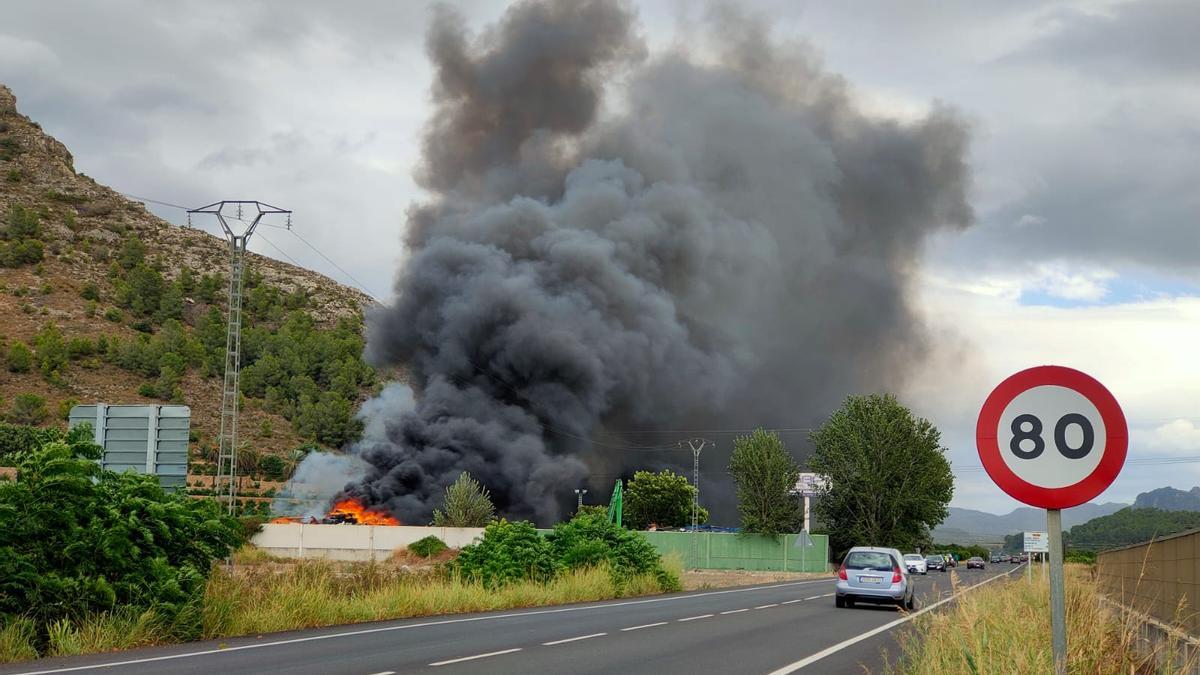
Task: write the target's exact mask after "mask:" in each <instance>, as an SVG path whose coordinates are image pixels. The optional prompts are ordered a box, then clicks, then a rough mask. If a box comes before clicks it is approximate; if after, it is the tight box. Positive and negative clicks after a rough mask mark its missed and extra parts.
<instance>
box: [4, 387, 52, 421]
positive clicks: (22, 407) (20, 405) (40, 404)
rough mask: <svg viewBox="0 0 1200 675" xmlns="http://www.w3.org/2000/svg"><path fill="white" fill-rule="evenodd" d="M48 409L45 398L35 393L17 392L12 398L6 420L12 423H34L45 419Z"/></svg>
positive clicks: (47, 415)
mask: <svg viewBox="0 0 1200 675" xmlns="http://www.w3.org/2000/svg"><path fill="white" fill-rule="evenodd" d="M49 416H50V411H49V410H47V409H46V399H44V398H42V397H41V396H38V395H37V394H29V393H25V394H17V395H16V397H14V398H13V402H12V407H11V408H10V409H9V411H8V415H7V417H8V421H9V422H12V423H13V424H30V425H36V424H41V423H42V422H45V421H46V418H47V417H49Z"/></svg>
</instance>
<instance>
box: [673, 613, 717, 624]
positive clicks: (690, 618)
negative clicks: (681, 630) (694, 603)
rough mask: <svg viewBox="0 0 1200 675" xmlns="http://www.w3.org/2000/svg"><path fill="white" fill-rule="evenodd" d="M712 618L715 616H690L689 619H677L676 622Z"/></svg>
mask: <svg viewBox="0 0 1200 675" xmlns="http://www.w3.org/2000/svg"><path fill="white" fill-rule="evenodd" d="M710 616H713V615H712V614H701V615H700V616H689V617H688V618H686V619H675V620H676V621H679V622H683V621H695V620H696V619H707V618H708V617H710Z"/></svg>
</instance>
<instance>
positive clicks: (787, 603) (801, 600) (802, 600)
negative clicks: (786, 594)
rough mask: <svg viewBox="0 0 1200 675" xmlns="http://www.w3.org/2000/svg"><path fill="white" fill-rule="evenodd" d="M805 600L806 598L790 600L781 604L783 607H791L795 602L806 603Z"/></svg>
mask: <svg viewBox="0 0 1200 675" xmlns="http://www.w3.org/2000/svg"><path fill="white" fill-rule="evenodd" d="M804 600H805V598H796V599H795V600H788V601H786V602H781V603H779V604H781V605H790V604H792V603H793V602H804Z"/></svg>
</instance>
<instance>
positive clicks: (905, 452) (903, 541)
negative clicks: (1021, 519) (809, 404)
mask: <svg viewBox="0 0 1200 675" xmlns="http://www.w3.org/2000/svg"><path fill="white" fill-rule="evenodd" d="M811 438H812V444H813V454H812V456H811V457H809V460H808V463H809V467H810V468H811V469H812V470H813V471H814V472H816V473H818V474H821V475H823V476H825V477H827V478H828V481H829V482H828V485H827V486H826V487H825V489H824V490H823V492H822V493H821V494H820V495H819V496H818V498H817V500H816V505H815V506H814V510H815V512H816V515H817V517H818V518H820V519H821V521H822V522H823V523H824V524H825V525H826V526H827V527H828V528H829V536H830V544H831V546H832V548H833V550H834V552H835V555H837V556H839V557H840V556H841V554H842V553H843V552H844V551H846V550H847V549H848V548H850V547H851V546H867V545H869V546H892V547H895V548H899V549H901V550H915V549H916V548H918V547H926V548H927V547H928V545H929V542H930V541H931V540H932V537H931V532H932V529H933V528H934V527H935V526H936V525H937V524H938V523H940V522H942V520H944V519H945V518H946V515H947V514H948V513H949V511H948V505H949V503H950V498H951V497H952V496H953V495H954V474H952V473H951V471H950V462H949V461H947V460H946V456H945V453H946V449H945V448H943V447H942V446H941V433H940V432H939V431H938V430H937V427H935V426H933V424H932V423H931V422H930V421H929V420H926V419H922V418H918V417H914V416H913V414H912V413H911V412H910V411H909V410H908V408H905V407H904V406H903V405H901V404H900V402H899V401H897V400H896V397H895V396H892V395H891V394H884V395H880V394H872V395H870V396H851V397H849V398H848V399H846V402H845V403H844V404H843V405H842V407H841V408H840V409H839V410H837V411H836V412H834V413H833V415H831V416H830V418H829V420H828V421H826V422H825V424H824V425H823V426H822V427H821V428H820V429H819V430H817V431H815V432H813V434H812V436H811Z"/></svg>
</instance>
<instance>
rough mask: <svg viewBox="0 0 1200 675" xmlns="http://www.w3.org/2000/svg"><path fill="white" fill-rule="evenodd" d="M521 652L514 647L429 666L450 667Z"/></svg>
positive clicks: (438, 662) (518, 648)
mask: <svg viewBox="0 0 1200 675" xmlns="http://www.w3.org/2000/svg"><path fill="white" fill-rule="evenodd" d="M519 651H521V648H520V647H514V648H512V649H501V650H500V651H498V652H488V653H486V654H476V655H475V656H464V657H462V658H458V659H449V660H446V661H436V662H434V663H431V664H429V665H431V666H448V665H450V664H451V663H462V662H463V661H474V660H475V659H486V658H487V657H489V656H500V655H501V654H511V653H513V652H519Z"/></svg>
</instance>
